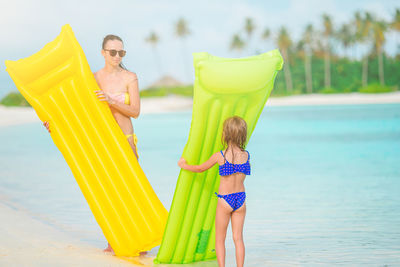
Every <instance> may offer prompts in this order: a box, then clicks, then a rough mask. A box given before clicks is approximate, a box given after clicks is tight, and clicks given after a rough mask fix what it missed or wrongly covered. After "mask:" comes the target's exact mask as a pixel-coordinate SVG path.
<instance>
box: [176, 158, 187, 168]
mask: <svg viewBox="0 0 400 267" xmlns="http://www.w3.org/2000/svg"><path fill="white" fill-rule="evenodd" d="M185 165H187V162H186V159H184V158H182V157H181V158H180V159H179V160H178V166H179V167H180V168H182V169H183V167H184V166H185Z"/></svg>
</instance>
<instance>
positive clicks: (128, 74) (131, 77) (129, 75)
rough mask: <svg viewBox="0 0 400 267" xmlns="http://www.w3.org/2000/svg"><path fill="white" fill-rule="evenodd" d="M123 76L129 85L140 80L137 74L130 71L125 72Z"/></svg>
mask: <svg viewBox="0 0 400 267" xmlns="http://www.w3.org/2000/svg"><path fill="white" fill-rule="evenodd" d="M123 75H124V78H125V79H126V81H127V82H128V83H130V82H133V81H135V80H137V79H138V78H137V75H136V73H134V72H132V71H129V70H124V72H123Z"/></svg>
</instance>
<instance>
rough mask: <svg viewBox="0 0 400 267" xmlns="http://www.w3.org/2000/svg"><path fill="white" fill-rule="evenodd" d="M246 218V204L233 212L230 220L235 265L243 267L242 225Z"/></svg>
mask: <svg viewBox="0 0 400 267" xmlns="http://www.w3.org/2000/svg"><path fill="white" fill-rule="evenodd" d="M245 216H246V203H245V204H243V206H241V207H240V208H239V209H238V210H236V211H234V212H233V213H232V216H231V220H232V222H231V223H232V237H233V242H235V248H236V265H237V266H238V267H243V264H244V242H243V224H244V217H245Z"/></svg>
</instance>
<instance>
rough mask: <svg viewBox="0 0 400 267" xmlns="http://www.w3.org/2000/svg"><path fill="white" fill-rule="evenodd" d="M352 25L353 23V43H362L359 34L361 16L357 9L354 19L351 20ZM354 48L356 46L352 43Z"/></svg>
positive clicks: (361, 22) (361, 21)
mask: <svg viewBox="0 0 400 267" xmlns="http://www.w3.org/2000/svg"><path fill="white" fill-rule="evenodd" d="M353 25H354V32H355V33H354V43H355V44H357V43H362V36H361V32H362V30H361V29H362V25H363V18H362V16H361V13H360V11H357V12H356V13H355V14H354V21H353ZM353 48H355V49H357V46H356V45H354V47H353Z"/></svg>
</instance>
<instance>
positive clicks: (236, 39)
mask: <svg viewBox="0 0 400 267" xmlns="http://www.w3.org/2000/svg"><path fill="white" fill-rule="evenodd" d="M243 48H244V42H243V40H242V39H241V38H240V36H239V34H235V35H234V36H232V41H231V45H230V49H231V50H236V51H238V52H239V54H240V53H241V52H242V50H243Z"/></svg>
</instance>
